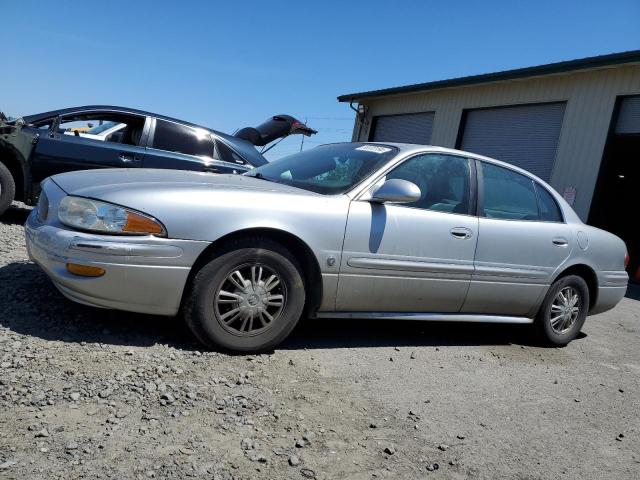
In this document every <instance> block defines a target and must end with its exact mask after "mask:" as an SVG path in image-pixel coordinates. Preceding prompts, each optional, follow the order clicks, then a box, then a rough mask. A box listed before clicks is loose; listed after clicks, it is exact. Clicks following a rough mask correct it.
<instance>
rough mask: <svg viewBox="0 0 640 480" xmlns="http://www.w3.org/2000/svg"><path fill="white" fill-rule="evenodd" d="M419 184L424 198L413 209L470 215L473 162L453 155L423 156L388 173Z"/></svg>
mask: <svg viewBox="0 0 640 480" xmlns="http://www.w3.org/2000/svg"><path fill="white" fill-rule="evenodd" d="M386 178H387V180H390V179H393V178H399V179H402V180H408V181H409V182H413V183H415V184H416V185H417V186H418V188H420V193H421V197H420V200H417V201H416V202H413V203H407V204H404V205H406V206H409V207H414V208H423V209H426V210H436V211H438V212H448V213H463V214H467V213H469V196H470V195H469V178H470V174H469V160H468V159H466V158H462V157H456V156H453V155H439V154H427V155H419V156H417V157H413V158H410V159H409V160H407V161H405V162H404V163H402V164H401V165H399V166H398V167H396V168H395V169H393V170H392V171H391V172H389V173H388V174H387V177H386Z"/></svg>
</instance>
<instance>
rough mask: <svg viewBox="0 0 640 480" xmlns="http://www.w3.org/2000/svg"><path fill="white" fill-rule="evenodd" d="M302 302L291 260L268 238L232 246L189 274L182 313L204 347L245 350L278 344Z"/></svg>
mask: <svg viewBox="0 0 640 480" xmlns="http://www.w3.org/2000/svg"><path fill="white" fill-rule="evenodd" d="M304 303H305V289H304V283H303V280H302V275H301V273H300V269H299V267H298V264H297V262H296V260H295V258H294V257H293V256H292V255H291V253H290V252H289V251H288V250H286V249H285V248H284V247H282V246H281V245H280V244H278V243H276V242H273V241H271V240H268V239H260V238H258V239H252V240H243V241H238V242H234V243H233V244H230V245H228V246H227V248H226V249H225V251H224V252H223V253H221V254H220V255H219V256H217V257H216V258H214V259H212V260H211V261H210V262H209V263H207V264H206V265H205V266H204V267H202V269H201V270H200V271H199V272H198V273H197V274H196V275H195V276H194V278H193V282H192V284H191V286H190V289H189V291H188V293H187V296H186V298H185V308H184V315H185V320H186V322H187V324H188V325H189V328H190V329H191V331H192V332H193V334H194V335H195V336H196V338H197V339H198V340H200V342H202V343H203V344H205V345H206V346H207V347H210V348H222V349H226V350H232V351H240V352H249V351H262V350H267V349H270V348H272V347H274V346H276V345H277V344H279V343H280V342H282V341H283V340H284V339H285V338H286V337H287V336H288V335H289V333H290V332H291V330H293V328H294V327H295V325H296V323H297V322H298V320H299V318H300V316H301V314H302V310H303V308H304Z"/></svg>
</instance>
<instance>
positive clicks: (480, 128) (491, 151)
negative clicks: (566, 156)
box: [461, 103, 565, 181]
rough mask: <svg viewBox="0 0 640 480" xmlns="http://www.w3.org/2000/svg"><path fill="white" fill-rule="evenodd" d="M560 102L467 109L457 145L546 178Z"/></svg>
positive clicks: (561, 113)
mask: <svg viewBox="0 0 640 480" xmlns="http://www.w3.org/2000/svg"><path fill="white" fill-rule="evenodd" d="M564 109H565V104H564V103H546V104H538V105H524V106H517V107H503V108H489V109H479V110H471V111H469V112H467V116H466V121H465V125H464V134H463V136H462V143H461V148H462V150H466V151H469V152H473V153H479V154H481V155H486V156H487V157H492V158H496V159H498V160H502V161H504V162H508V163H511V164H512V165H516V166H518V167H520V168H524V169H525V170H527V171H529V172H531V173H533V174H534V175H537V176H538V177H540V178H542V179H543V180H545V181H549V179H550V177H551V170H552V169H553V163H554V161H555V158H556V149H557V147H558V139H559V138H560V128H561V126H562V118H563V116H564Z"/></svg>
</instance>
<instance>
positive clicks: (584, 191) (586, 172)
mask: <svg viewBox="0 0 640 480" xmlns="http://www.w3.org/2000/svg"><path fill="white" fill-rule="evenodd" d="M635 94H640V65H623V66H615V67H609V68H602V69H596V70H587V71H580V72H573V73H566V74H557V75H549V76H544V77H536V78H529V79H523V80H509V81H504V82H495V83H488V84H483V85H475V86H467V87H456V88H445V89H441V90H433V91H428V92H424V93H412V94H404V95H395V96H389V97H381V98H375V99H370V100H366V99H364V100H362V103H364V104H367V105H369V106H370V108H369V112H368V117H369V119H370V118H371V117H372V116H376V115H393V114H399V113H414V112H425V111H435V112H436V113H435V119H434V123H433V130H432V134H431V144H433V145H441V146H444V147H454V146H455V144H456V138H457V136H458V131H459V126H460V119H461V117H462V112H463V110H465V109H471V108H483V107H495V106H501V105H520V104H527V103H542V102H567V106H566V110H565V113H564V120H563V125H562V131H561V133H560V141H559V143H558V150H557V153H556V161H555V164H554V167H553V171H552V172H551V181H550V183H551V185H552V186H553V187H554V188H555V189H556V190H558V191H559V192H560V193H562V192H563V191H564V189H565V188H566V187H573V188H575V189H576V199H575V203H574V205H573V207H574V209H575V210H576V212H577V213H578V215H580V217H582V218H583V219H586V218H587V215H588V213H589V207H590V205H591V199H592V196H593V190H594V188H595V184H596V180H597V178H598V171H599V168H600V161H601V159H602V152H603V150H604V146H605V143H606V140H607V136H608V133H609V126H610V124H611V116H612V113H613V109H614V105H615V100H616V97H617V96H620V95H635ZM369 126H370V121H369V125H364V126H363V128H362V129H361V130H360V140H365V139H367V138H368V135H369V131H368V127H369ZM354 131H357V129H355V130H354ZM354 140H357V139H355V138H354Z"/></svg>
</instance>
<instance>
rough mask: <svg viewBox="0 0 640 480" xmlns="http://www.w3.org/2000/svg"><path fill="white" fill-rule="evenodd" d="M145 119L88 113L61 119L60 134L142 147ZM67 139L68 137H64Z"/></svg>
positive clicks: (106, 113) (66, 116)
mask: <svg viewBox="0 0 640 480" xmlns="http://www.w3.org/2000/svg"><path fill="white" fill-rule="evenodd" d="M144 122H145V118H144V117H139V116H134V115H126V114H120V113H113V112H95V111H94V112H87V113H79V114H69V115H65V116H62V117H60V123H59V124H58V133H61V134H64V135H70V136H74V137H77V138H78V139H85V140H87V141H91V142H95V141H101V142H112V143H123V144H126V145H136V146H137V145H140V140H141V138H142V130H143V128H144ZM63 138H67V137H63Z"/></svg>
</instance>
